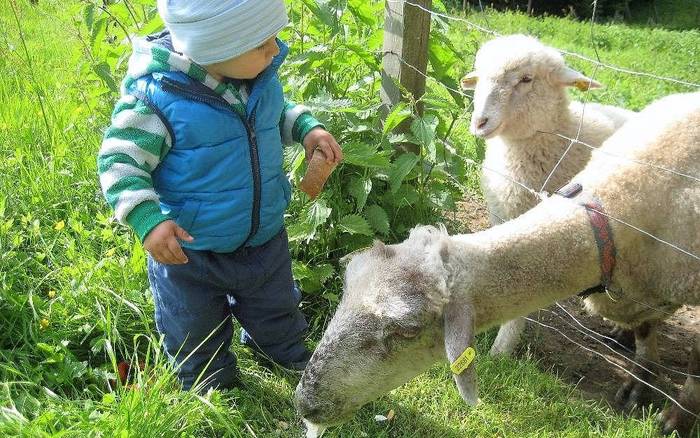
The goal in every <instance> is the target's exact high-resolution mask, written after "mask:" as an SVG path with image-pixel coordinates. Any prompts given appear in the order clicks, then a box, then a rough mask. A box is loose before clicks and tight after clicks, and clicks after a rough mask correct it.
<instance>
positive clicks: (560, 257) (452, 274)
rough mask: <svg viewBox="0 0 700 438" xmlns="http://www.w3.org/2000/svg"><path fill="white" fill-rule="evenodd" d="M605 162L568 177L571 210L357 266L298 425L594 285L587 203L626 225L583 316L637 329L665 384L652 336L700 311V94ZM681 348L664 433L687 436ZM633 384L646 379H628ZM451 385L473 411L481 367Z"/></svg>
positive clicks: (358, 402)
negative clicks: (606, 277)
mask: <svg viewBox="0 0 700 438" xmlns="http://www.w3.org/2000/svg"><path fill="white" fill-rule="evenodd" d="M601 150H602V151H603V152H607V153H610V154H614V156H613V155H607V154H602V153H601V154H596V155H595V156H594V157H593V159H592V160H591V162H590V163H589V164H588V165H587V167H586V168H585V169H584V170H583V171H581V172H580V173H579V174H578V175H576V176H575V177H574V178H573V181H574V182H576V183H580V184H581V186H582V187H583V191H582V192H581V193H580V194H579V195H578V196H577V197H576V198H574V199H568V198H564V197H561V196H559V195H554V196H551V197H549V198H547V199H546V200H544V201H543V202H541V203H540V204H539V205H537V206H536V207H535V208H533V209H532V210H530V211H528V212H526V213H525V214H523V215H521V216H519V217H518V218H516V219H514V220H512V221H509V222H506V223H504V224H501V225H498V226H495V227H493V228H491V229H488V230H486V231H482V232H479V233H475V234H471V235H457V236H452V237H450V236H448V235H447V233H446V232H444V231H442V230H438V229H436V228H433V227H418V228H416V229H414V230H413V231H412V232H411V235H410V237H409V238H408V239H406V240H405V241H404V242H402V243H400V244H396V245H383V244H381V243H377V244H375V246H374V247H373V248H371V249H370V250H367V251H364V252H361V253H358V254H355V255H353V256H351V259H350V262H349V264H348V266H347V269H346V274H345V286H344V293H343V298H342V301H341V303H340V304H339V306H338V308H337V311H336V313H335V315H334V316H333V318H332V320H331V322H330V324H329V326H328V328H327V329H326V332H325V333H324V335H323V338H322V339H321V341H320V343H319V344H318V347H317V349H316V351H315V352H314V354H313V356H312V357H311V360H310V362H309V364H308V366H307V368H306V370H305V372H304V374H303V376H302V379H301V381H300V383H299V386H298V387H297V390H296V394H295V404H296V406H297V410H298V411H299V413H300V415H301V416H302V417H304V418H305V419H306V420H308V421H309V422H311V423H314V424H321V425H332V424H336V423H339V422H342V421H344V420H346V419H347V418H349V417H350V416H351V415H352V414H353V413H354V412H355V411H356V410H357V409H358V408H359V407H360V406H362V405H363V404H365V403H367V402H369V401H371V400H373V399H375V398H377V397H379V396H380V395H382V394H385V393H387V392H388V391H390V390H391V389H393V388H395V387H397V386H399V385H401V384H403V383H404V382H406V381H408V380H409V379H411V378H412V377H414V376H415V375H417V374H419V373H421V372H423V371H425V370H427V369H428V368H429V367H430V366H431V365H432V364H433V363H434V362H436V361H440V360H444V359H445V357H447V360H448V361H449V362H451V363H454V362H455V361H456V358H458V357H461V355H462V352H465V351H467V350H468V348H470V347H472V346H473V345H474V335H475V333H478V332H481V331H484V330H486V329H488V328H490V327H493V326H495V325H498V324H500V323H502V322H503V321H507V320H509V319H513V318H516V317H519V316H522V315H526V314H527V313H529V312H533V311H535V310H537V309H539V308H542V307H544V306H547V305H550V304H551V303H554V302H555V301H558V300H561V299H564V298H567V297H569V296H572V295H574V294H576V293H578V292H579V291H581V290H585V289H588V288H591V287H593V286H596V285H598V284H600V283H601V272H602V268H601V263H600V260H599V257H600V250H599V249H598V245H597V242H596V239H595V237H594V232H593V231H592V220H591V219H590V218H589V211H587V209H586V208H584V207H583V206H582V205H581V202H582V201H586V200H590V199H597V200H598V201H599V203H600V205H601V206H602V207H600V208H602V210H603V212H604V213H605V214H606V215H609V216H611V217H614V218H617V219H619V220H622V221H624V222H626V223H627V224H624V223H622V222H618V221H617V220H613V219H610V220H609V221H608V225H609V226H610V227H611V230H612V236H613V241H614V243H615V246H616V251H617V258H616V259H617V264H616V266H615V268H614V270H613V272H612V274H613V275H612V282H611V284H610V290H611V294H610V295H608V294H596V295H592V296H590V297H589V298H587V299H586V305H587V307H588V308H589V310H591V311H592V312H595V313H597V314H600V315H601V316H603V317H606V318H609V319H611V320H613V321H615V322H617V323H618V324H621V325H624V326H627V327H633V328H634V329H635V335H636V346H637V350H636V356H637V357H636V361H637V362H638V363H640V364H643V365H644V366H646V367H647V369H648V370H650V371H654V372H659V371H660V370H658V369H657V368H656V367H655V365H654V363H658V362H659V358H658V351H657V348H656V344H655V342H656V336H655V329H654V327H655V325H656V324H657V323H658V322H659V321H661V320H663V319H665V318H667V317H668V316H669V314H671V313H673V311H674V310H676V309H677V308H678V307H680V306H682V305H684V304H688V305H700V259H698V256H697V254H698V253H699V252H700V228H699V227H698V223H700V184H699V183H698V179H697V175H700V160H699V159H698V157H700V93H692V94H681V95H674V96H670V97H667V98H664V99H661V100H659V101H657V102H656V103H654V104H652V105H650V106H649V107H648V108H647V109H645V110H644V111H642V112H641V113H639V114H638V115H636V116H634V117H633V118H632V119H630V120H629V121H628V122H627V123H626V124H625V125H624V126H623V127H622V128H620V130H619V131H618V132H616V133H615V134H614V135H613V136H612V137H610V138H609V139H608V140H607V141H606V142H605V143H604V145H603V146H602V147H601ZM620 156H622V157H624V158H622V157H620ZM644 163H651V164H652V165H653V166H657V167H652V166H649V165H646V164H644ZM679 173H683V174H684V175H686V176H683V175H680V174H679ZM630 225H632V226H636V227H638V228H639V229H642V230H644V231H645V232H648V233H651V234H652V235H653V236H656V237H657V238H660V239H663V240H664V241H665V242H666V243H663V242H660V241H658V240H655V239H653V238H651V237H649V235H647V234H644V233H642V232H640V231H638V230H637V229H634V228H633V227H631V226H630ZM672 244H680V245H681V246H682V247H683V248H684V249H683V248H681V249H680V250H679V249H678V248H674V247H672V246H671V245H672ZM684 251H685V252H684ZM689 347H690V350H691V355H690V360H689V376H688V379H687V381H686V383H685V385H684V386H683V388H682V390H681V395H680V397H678V398H677V400H678V401H679V402H680V403H681V404H682V405H683V407H684V409H687V410H688V411H689V412H690V413H688V412H686V411H684V410H683V409H681V408H679V407H678V406H676V405H675V404H674V405H670V408H667V409H666V410H665V411H664V413H663V415H662V417H661V420H662V422H663V427H664V432H665V433H670V432H671V431H673V430H674V429H675V430H678V431H679V432H682V433H688V432H689V431H690V430H691V428H692V425H693V422H694V420H695V413H698V412H700V379H698V378H697V376H698V375H700V340H696V341H694V342H692V343H691V345H689ZM477 360H478V353H477ZM652 362H653V363H652ZM632 372H633V373H634V374H636V375H637V376H639V378H640V379H641V380H643V381H645V382H647V383H648V382H649V381H651V379H652V378H653V377H652V376H653V375H652V373H649V372H646V371H644V372H642V370H641V369H640V368H639V367H636V366H635V367H634V368H633V371H632ZM454 379H455V382H456V384H457V387H458V389H459V392H460V395H461V396H462V397H463V398H464V400H465V401H467V402H469V403H475V402H476V401H477V399H478V398H477V392H476V374H475V367H474V366H473V365H472V366H469V367H467V368H466V370H464V371H462V372H459V371H457V372H454ZM645 389H648V388H647V386H645V383H643V382H640V381H637V380H634V379H632V378H631V377H630V378H629V380H628V381H627V382H625V383H624V385H623V386H622V387H621V389H620V391H618V400H619V401H620V403H621V404H623V405H627V406H631V405H634V404H635V403H637V402H639V401H640V400H641V397H642V395H643V393H644V390H645Z"/></svg>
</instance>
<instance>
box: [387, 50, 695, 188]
mask: <svg viewBox="0 0 700 438" xmlns="http://www.w3.org/2000/svg"><path fill="white" fill-rule="evenodd" d="M377 53H379V54H381V55H392V56H396V58H397V59H398V60H399V61H400V62H401V63H402V64H404V65H405V66H406V67H408V68H410V69H412V70H413V71H415V72H416V73H418V74H420V75H421V76H423V77H424V78H426V79H430V80H432V81H435V82H437V83H438V84H439V85H441V86H442V87H444V88H445V89H447V90H449V91H452V92H454V93H457V94H459V95H461V96H463V97H467V98H471V96H470V95H468V94H466V93H464V92H463V91H461V90H457V89H455V88H452V87H449V86H447V85H445V84H444V83H443V82H440V81H438V80H437V79H435V78H434V77H432V76H430V75H428V74H426V73H423V72H422V71H421V70H420V69H419V68H418V67H416V66H414V65H411V64H410V63H409V62H408V61H406V60H405V59H404V58H403V57H402V56H401V55H399V54H398V53H396V52H394V51H381V52H377ZM585 104H586V102H584V103H583V105H584V108H585ZM472 105H473V101H472V103H471V104H470V106H472ZM581 120H583V114H582V116H581ZM580 126H581V123H580V122H579V133H578V134H580ZM537 132H538V133H540V134H548V135H553V136H557V137H560V138H562V139H564V140H567V141H569V142H571V143H570V144H569V147H568V148H567V149H566V151H565V152H564V155H562V158H561V159H560V160H559V162H561V160H562V159H563V157H564V156H565V155H566V152H568V150H569V149H570V147H571V145H573V144H579V145H581V146H585V147H587V148H589V149H591V150H592V151H594V152H596V153H601V154H604V155H608V156H611V157H616V158H621V159H623V160H626V161H629V162H631V163H635V164H641V165H644V166H648V167H651V168H654V169H657V170H662V171H665V172H669V173H672V174H674V175H677V176H682V177H685V178H689V179H692V180H693V181H695V182H700V177H697V176H694V175H690V174H687V173H683V172H680V171H678V170H675V169H670V168H668V167H664V166H660V165H658V164H653V163H648V162H645V161H640V160H635V159H634V158H629V157H626V156H624V155H620V154H615V153H613V152H609V151H607V150H605V149H601V148H600V147H597V146H592V145H590V144H588V143H586V142H584V141H582V140H580V139H576V138H571V137H567V136H565V135H563V134H559V133H556V132H550V131H537ZM558 164H559V163H558ZM558 164H557V165H558ZM555 169H556V167H555ZM552 173H553V172H550V175H551V174H552ZM545 186H546V182H545V184H544V185H543V186H542V189H541V190H540V191H542V190H544V187H545Z"/></svg>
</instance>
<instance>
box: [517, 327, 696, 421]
mask: <svg viewBox="0 0 700 438" xmlns="http://www.w3.org/2000/svg"><path fill="white" fill-rule="evenodd" d="M523 318H525V320H527V321H530V322H532V323H534V324H537V325H540V326H542V327H545V328H547V329H550V330H553V331H556V332H557V333H559V334H560V335H561V336H563V337H564V338H566V339H567V340H568V341H569V342H571V343H573V344H576V345H577V346H579V347H581V348H582V349H584V350H586V351H588V352H591V353H593V354H595V355H597V356H600V357H602V358H603V360H604V361H606V362H607V363H609V364H611V365H613V366H615V367H617V368H619V369H621V370H622V371H624V372H625V373H626V374H628V375H629V376H630V377H632V378H633V379H635V380H637V381H639V382H640V383H642V384H644V385H646V386H648V387H649V388H651V389H653V390H654V391H657V392H658V393H660V394H661V395H663V396H664V397H666V398H667V399H668V400H670V401H671V402H672V403H673V404H675V405H676V406H678V407H679V408H680V409H682V410H683V411H684V412H686V413H688V414H690V415H691V416H693V417H695V418H696V419H700V416H698V414H696V413H694V412H691V411H690V410H688V409H686V408H685V407H684V406H683V405H681V404H680V403H679V402H678V401H677V400H676V399H675V398H673V397H671V396H670V395H669V394H667V393H666V392H665V391H663V390H662V389H660V388H657V387H656V386H654V385H652V384H651V383H649V382H647V381H645V380H644V379H642V378H640V377H638V376H637V375H636V374H634V373H633V372H632V371H629V370H628V369H627V368H625V367H623V366H622V365H620V364H617V363H615V362H613V361H612V360H610V359H608V358H607V357H606V356H605V355H604V354H602V353H600V352H599V351H596V350H593V349H592V348H589V347H586V346H585V345H583V344H581V343H580V342H576V341H575V340H573V339H571V338H570V337H569V336H567V334H566V333H564V332H562V331H561V330H559V329H558V328H556V327H553V326H551V325H549V324H545V323H543V322H540V321H537V320H536V319H532V318H530V317H528V316H523Z"/></svg>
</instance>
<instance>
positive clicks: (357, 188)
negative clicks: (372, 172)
mask: <svg viewBox="0 0 700 438" xmlns="http://www.w3.org/2000/svg"><path fill="white" fill-rule="evenodd" d="M371 191H372V180H371V179H370V178H360V177H358V176H352V177H350V182H348V193H349V194H350V196H352V197H353V198H355V205H356V206H357V211H362V209H363V208H365V203H366V202H367V197H368V196H369V193H370V192H371Z"/></svg>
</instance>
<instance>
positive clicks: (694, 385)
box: [659, 337, 700, 436]
mask: <svg viewBox="0 0 700 438" xmlns="http://www.w3.org/2000/svg"><path fill="white" fill-rule="evenodd" d="M694 344H695V345H694V346H693V348H692V350H691V351H690V358H689V359H688V374H690V375H689V376H688V377H687V378H686V379H685V384H683V388H681V392H680V396H679V397H678V399H677V400H678V403H680V404H681V406H683V407H684V408H685V409H687V410H689V411H690V412H694V413H695V414H696V415H697V414H700V379H699V378H697V377H692V376H699V375H700V337H696V338H695V343H694ZM659 421H660V422H661V427H662V430H663V433H664V435H670V434H671V433H672V432H673V431H674V430H677V431H678V433H679V435H680V436H689V435H690V432H691V431H692V428H693V424H694V423H695V421H696V418H695V417H694V416H693V415H691V414H689V413H688V412H686V411H684V410H683V409H681V408H680V407H678V406H677V405H675V404H672V405H671V406H670V407H668V408H666V409H665V410H664V411H663V412H662V413H661V414H660V415H659Z"/></svg>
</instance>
